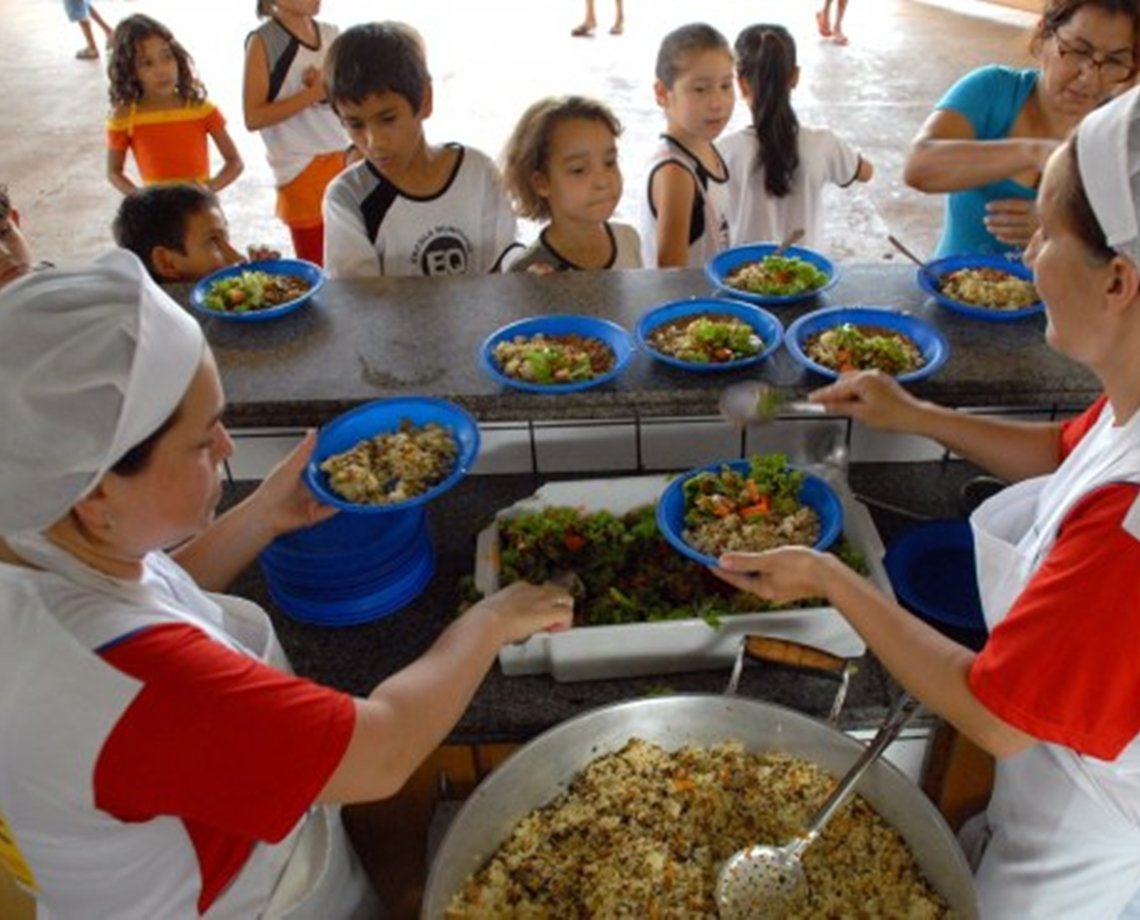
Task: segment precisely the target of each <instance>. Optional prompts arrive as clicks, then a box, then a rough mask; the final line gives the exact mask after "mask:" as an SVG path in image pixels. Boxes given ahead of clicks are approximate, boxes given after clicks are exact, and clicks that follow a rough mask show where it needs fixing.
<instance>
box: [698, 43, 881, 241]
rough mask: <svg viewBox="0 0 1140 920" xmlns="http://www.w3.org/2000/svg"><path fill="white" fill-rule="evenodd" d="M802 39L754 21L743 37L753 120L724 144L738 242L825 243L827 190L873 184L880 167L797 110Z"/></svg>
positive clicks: (743, 89)
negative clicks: (792, 237)
mask: <svg viewBox="0 0 1140 920" xmlns="http://www.w3.org/2000/svg"><path fill="white" fill-rule="evenodd" d="M799 78H800V69H799V67H798V66H796V43H795V40H794V39H793V38H792V36H791V35H790V34H789V33H788V30H787V29H785V28H784V27H783V26H779V25H754V26H749V27H748V28H746V29H744V31H742V32H741V33H740V35H738V36H737V38H736V79H737V83H738V85H739V87H740V94H741V95H742V96H743V97H744V100H745V101H746V102H747V103H748V107H749V108H750V109H751V110H752V124H751V125H750V126H749V127H747V128H745V129H743V130H742V131H737V132H735V133H733V134H730V135H729V136H728V137H726V138H724V139H723V140H721V141H719V142H718V143H717V147H718V149H719V150H720V152H721V155H722V156H723V157H724V161H725V163H727V164H728V176H729V179H728V200H729V204H728V221H729V223H728V232H729V241H730V242H731V243H732V244H733V245H738V244H741V243H751V242H758V241H765V240H781V239H783V238H784V237H785V236H787V235H788V234H789V233H790V232H792V231H793V230H796V229H802V230H803V231H804V245H806V246H812V247H816V248H818V247H819V246H820V245H822V243H823V241H824V234H823V224H824V218H823V187H824V186H825V185H827V184H829V183H830V184H833V185H838V186H840V187H842V188H846V187H848V186H850V185H852V184H853V183H855V182H857V181H858V182H866V181H868V180H869V179H870V178H871V175H872V173H873V172H874V169H873V167H872V165H871V163H870V162H868V161H867V160H865V159H863V157H862V156H860V155H859V154H858V153H857V152H856V151H855V150H854V149H852V147H851V145H850V144H848V143H847V141H845V140H844V139H843V138H842V137H840V136H839V135H838V134H836V133H835V132H834V131H832V130H830V129H829V128H813V127H807V126H804V125H801V124H800V123H799V119H798V118H797V117H796V113H795V110H794V109H793V108H792V98H791V97H792V90H793V89H794V88H795V86H796V84H797V83H798V82H799Z"/></svg>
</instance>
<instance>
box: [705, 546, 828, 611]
mask: <svg viewBox="0 0 1140 920" xmlns="http://www.w3.org/2000/svg"><path fill="white" fill-rule="evenodd" d="M718 562H719V563H720V566H719V568H715V569H710V571H711V572H712V573H713V574H714V575H715V576H716V577H717V578H719V579H721V581H726V582H728V583H729V584H730V585H732V586H733V587H734V588H737V589H738V590H740V591H745V592H747V593H748V594H753V595H755V596H756V597H759V598H761V599H763V600H766V601H772V602H774V603H777V604H785V603H788V602H789V601H796V600H801V599H802V598H805V597H826V595H827V589H826V587H825V585H824V582H825V578H824V573H825V567H824V565H823V554H822V553H819V552H816V551H815V550H814V549H807V548H806V547H803V546H785V547H781V548H780V549H773V550H768V551H767V552H763V553H725V554H724V555H723V556H721V557H720V559H719V560H718Z"/></svg>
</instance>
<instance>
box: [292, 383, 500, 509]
mask: <svg viewBox="0 0 1140 920" xmlns="http://www.w3.org/2000/svg"><path fill="white" fill-rule="evenodd" d="M404 419H408V420H409V421H411V423H412V424H413V425H417V426H422V425H425V424H427V423H428V422H438V423H439V424H440V425H443V426H444V427H445V428H448V429H450V430H451V433H452V435H453V436H454V437H455V440H456V443H457V444H458V445H459V455H458V457H457V458H456V461H455V466H454V467H453V468H452V470H451V473H450V474H449V475H448V476H447V477H446V478H444V479H442V480H441V481H440V482H438V483H436V484H435V485H434V486H432V487H431V488H430V489H428V490H427V491H426V492H424V493H423V494H421V495H417V496H415V498H410V499H408V500H407V501H403V502H396V503H394V504H390V505H364V504H358V503H356V502H350V501H346V500H345V499H343V498H341V497H340V496H339V495H337V494H336V493H335V492H333V491H332V489H330V488H329V486H328V476H327V475H326V474H325V473H323V472H321V463H322V462H323V461H324V460H326V459H328V458H329V457H331V456H332V455H333V454H339V453H343V452H344V451H346V450H348V449H349V448H351V447H354V446H356V445H357V444H359V443H360V442H361V441H363V440H365V439H366V438H371V437H373V436H374V435H377V434H381V433H384V432H392V431H396V430H398V429H399V427H400V422H401V421H403V420H404ZM478 453H479V426H478V425H477V424H476V423H475V419H473V418H472V417H471V416H470V415H469V414H468V413H467V412H466V411H465V410H463V409H461V408H460V407H459V406H457V405H456V404H455V403H451V402H448V401H447V400H445V399H433V398H431V397H428V396H401V397H396V398H394V399H378V400H376V401H375V402H370V403H365V404H364V405H363V406H357V407H356V408H355V409H353V410H351V411H349V412H346V413H345V414H344V415H340V416H338V417H337V418H335V419H333V420H332V421H331V422H329V423H328V424H327V425H325V426H324V427H323V428H322V429H321V430H320V433H319V434H318V435H317V445H316V447H314V448H313V455H312V457H311V458H310V459H309V462H308V464H307V465H306V466H305V482H307V483H308V486H309V488H310V489H311V490H312V492H313V494H314V495H316V496H317V498H318V499H319V500H320V501H321V502H322V503H324V504H326V505H335V506H336V507H337V508H340V509H342V510H344V511H352V512H357V513H360V514H389V513H391V512H393V511H406V510H408V509H409V508H414V507H416V506H417V505H423V504H426V503H427V502H430V501H432V500H433V499H435V498H437V497H439V496H440V495H442V494H443V493H444V492H446V491H447V490H448V489H450V488H451V487H452V486H454V485H455V484H456V483H457V482H459V480H461V479H462V478H463V477H464V476H466V475H467V471H468V470H469V469H470V468H471V467H472V465H473V464H474V463H475V458H476V456H477V455H478Z"/></svg>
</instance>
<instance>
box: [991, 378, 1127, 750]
mask: <svg viewBox="0 0 1140 920" xmlns="http://www.w3.org/2000/svg"><path fill="white" fill-rule="evenodd" d="M1103 405H1104V400H1103V399H1102V400H1099V401H1098V402H1097V403H1096V404H1094V405H1093V406H1091V407H1090V408H1089V410H1088V411H1086V412H1085V413H1084V414H1082V415H1081V416H1079V417H1077V418H1076V419H1073V420H1071V421H1069V422H1066V423H1064V424H1063V425H1062V432H1061V452H1062V457H1064V456H1066V455H1067V454H1068V453H1069V452H1070V451H1071V450H1072V449H1073V447H1074V446H1075V445H1076V443H1077V442H1078V441H1079V440H1080V438H1081V437H1082V436H1083V435H1084V434H1085V433H1086V432H1087V431H1088V429H1089V428H1090V427H1091V425H1092V423H1093V422H1094V421H1095V420H1096V417H1097V415H1098V414H1099V412H1100V410H1101V408H1103ZM1138 494H1140V486H1137V485H1134V484H1129V483H1115V484H1110V485H1106V486H1103V487H1101V488H1099V489H1096V490H1095V491H1093V492H1090V493H1089V494H1088V495H1086V496H1084V497H1083V498H1082V499H1081V500H1080V501H1079V502H1077V504H1076V505H1074V507H1073V508H1072V509H1071V510H1070V511H1069V514H1068V515H1067V516H1066V518H1065V521H1064V523H1063V524H1062V526H1061V529H1060V532H1059V533H1058V536H1057V541H1056V542H1055V543H1054V545H1053V547H1052V549H1051V550H1050V551H1049V554H1048V556H1047V557H1046V559H1045V561H1044V563H1043V564H1042V565H1041V567H1040V568H1039V569H1038V570H1037V572H1036V573H1034V575H1033V577H1032V579H1030V582H1029V584H1028V585H1027V586H1026V588H1025V590H1024V591H1023V592H1022V593H1021V595H1020V596H1019V597H1018V598H1017V600H1016V601H1015V602H1014V604H1013V606H1012V607H1011V608H1010V611H1009V613H1008V614H1007V615H1006V617H1005V619H1004V620H1002V622H1001V623H1000V624H998V626H997V628H996V629H995V630H994V631H993V633H992V634H991V635H990V638H989V640H988V642H987V643H986V646H985V648H984V649H983V650H982V651H981V652H980V653H979V654H978V656H977V658H976V659H975V661H974V664H973V666H972V668H971V670H970V677H969V683H970V688H971V690H972V691H973V692H974V695H975V696H976V697H977V698H978V699H979V700H980V701H981V702H982V703H983V704H984V705H985V706H986V707H987V708H988V709H989V710H991V711H992V712H993V713H994V714H996V715H997V716H999V717H1000V718H1002V719H1003V720H1004V721H1006V722H1008V723H1009V724H1010V725H1013V726H1015V727H1016V728H1019V729H1021V731H1023V732H1025V733H1027V734H1030V735H1033V736H1034V737H1035V738H1038V739H1040V740H1042V741H1047V742H1053V743H1056V744H1061V745H1064V746H1066V747H1069V748H1072V749H1074V750H1076V751H1078V752H1080V753H1082V754H1089V755H1091V756H1094V757H1099V758H1101V759H1104V760H1112V759H1114V758H1115V757H1116V756H1117V755H1119V754H1120V752H1121V751H1122V750H1123V748H1124V747H1125V746H1126V745H1127V744H1128V743H1129V742H1130V741H1132V739H1133V738H1135V737H1136V735H1137V734H1138V733H1140V705H1138V703H1137V701H1140V667H1138V666H1137V664H1136V653H1137V649H1138V643H1137V637H1138V634H1140V630H1138V624H1140V579H1138V577H1137V573H1140V539H1138V537H1137V535H1136V534H1135V533H1133V532H1132V531H1131V530H1130V529H1129V528H1128V527H1126V526H1125V516H1126V515H1128V513H1129V511H1130V510H1131V509H1132V508H1133V506H1134V505H1135V504H1136V502H1137V501H1138ZM1134 529H1135V528H1133V530H1134Z"/></svg>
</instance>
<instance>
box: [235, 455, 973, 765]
mask: <svg viewBox="0 0 1140 920" xmlns="http://www.w3.org/2000/svg"><path fill="white" fill-rule="evenodd" d="M973 472H974V470H973V468H971V467H969V466H968V465H967V464H964V463H961V462H948V463H893V464H861V465H857V466H853V467H852V468H851V470H850V472H849V481H850V484H851V486H852V489H853V491H854V492H855V494H856V495H857V496H859V497H862V498H865V499H867V500H868V502H869V506H870V508H871V512H872V516H873V517H874V519H875V522H876V526H877V528H878V529H879V531H880V534H881V536H882V537H883V541H884V543H889V541H890V540H891V539H892V538H893V537H894V536H895V535H896V534H897V533H899V532H901V530H902V529H904V528H905V527H907V526H909V525H910V524H913V523H914V521H915V519H916V518H921V517H947V516H954V515H955V514H957V512H958V506H957V496H958V492H959V489H960V487H961V485H962V483H963V482H965V481H966V479H967V478H968V477H969V476H970V475H972V474H973ZM594 475H597V474H594ZM549 478H553V477H537V476H531V475H509V476H481V477H469V478H468V479H466V480H464V481H463V482H461V483H460V484H459V485H458V486H457V487H456V488H455V489H453V490H452V491H451V492H449V493H447V494H445V495H444V496H442V497H440V498H439V499H438V500H437V501H435V502H433V503H432V505H431V506H430V508H429V510H428V521H429V525H430V527H431V530H432V536H433V540H434V542H435V547H436V550H437V552H438V556H439V566H438V570H437V573H436V575H435V577H434V578H433V579H432V581H431V583H430V584H429V586H428V588H427V589H426V590H425V591H424V593H423V594H422V595H420V596H419V597H418V598H417V599H416V600H415V601H414V602H413V603H412V604H411V605H410V606H408V607H407V608H405V609H403V610H401V611H400V612H398V613H397V614H394V615H392V616H390V617H386V618H384V619H381V620H378V621H375V622H373V623H369V624H366V625H362V626H354V627H347V628H322V627H315V626H308V625H305V624H302V623H299V622H296V621H295V620H292V619H290V618H289V617H288V616H286V615H284V614H282V613H281V612H280V611H279V610H278V609H277V608H276V607H275V605H274V604H273V603H272V602H271V601H270V600H269V598H268V594H267V591H266V586H265V582H264V579H263V577H262V575H261V572H260V571H259V570H258V569H257V567H256V566H254V567H252V568H251V569H250V570H248V571H247V572H246V573H245V574H244V575H243V576H242V577H241V578H240V579H239V581H238V583H237V584H235V585H234V586H233V588H232V590H233V592H234V593H236V594H240V595H242V596H245V597H249V598H251V599H253V600H255V601H258V602H260V603H262V604H263V606H265V608H266V609H267V610H268V611H269V613H270V615H271V617H272V618H273V621H274V625H275V627H276V628H277V632H278V635H279V636H280V638H281V641H282V643H283V644H284V646H285V648H286V650H287V652H288V653H289V656H290V658H291V659H292V661H293V663H294V666H295V668H296V670H297V672H298V673H299V674H301V675H303V676H306V677H310V678H312V679H314V680H316V681H318V682H320V683H323V684H326V685H329V686H333V687H337V688H339V689H342V690H345V691H348V692H350V693H354V694H366V693H368V692H369V691H370V690H371V689H372V688H373V687H374V686H375V685H376V684H377V683H379V682H380V681H381V680H382V679H383V678H385V677H386V676H388V675H390V674H392V673H394V672H395V671H397V670H399V669H400V668H402V667H404V666H405V665H407V664H409V663H410V662H412V661H413V660H414V659H416V658H417V657H419V656H420V655H421V654H422V653H423V652H424V651H426V650H427V648H428V647H429V646H430V645H431V643H432V642H433V641H434V640H435V638H436V637H437V636H438V635H439V633H440V632H441V631H442V630H443V629H444V628H445V626H446V625H447V623H448V622H449V620H450V618H451V616H452V614H453V611H454V610H455V609H456V605H457V602H458V598H459V591H458V588H457V581H458V580H459V579H460V578H461V577H462V576H464V575H469V574H470V573H471V571H472V568H473V563H474V556H475V543H474V541H475V534H476V533H477V532H478V531H479V530H480V529H481V528H482V527H483V526H484V525H485V524H486V523H487V522H488V521H489V520H490V519H491V517H492V516H493V515H494V513H495V512H496V511H497V510H499V509H500V508H503V507H506V506H508V505H510V504H512V503H514V502H515V501H517V500H518V499H520V498H524V497H526V496H528V495H530V494H531V493H533V492H534V491H535V489H536V488H538V486H540V485H541V484H542V483H543V482H545V481H548V479H549ZM251 487H252V484H250V483H237V484H234V485H232V486H231V487H230V488H229V489H228V493H229V498H230V500H232V499H233V498H234V497H237V496H240V495H242V494H244V493H246V492H248V490H249V489H250V488H251ZM441 679H446V676H443V677H442V678H441ZM727 680H728V670H727V669H725V670H724V671H703V672H693V673H684V674H669V675H663V676H660V677H642V678H629V679H621V680H600V681H586V682H578V683H559V682H557V681H555V680H553V679H552V678H551V677H549V676H545V675H543V676H525V677H524V676H515V677H507V676H505V675H504V674H503V673H502V671H501V670H500V669H499V667H498V665H497V664H495V665H494V666H493V667H492V669H491V672H490V673H489V675H488V676H487V678H486V680H485V681H484V683H483V685H482V687H481V688H480V690H479V692H478V693H477V694H476V696H475V699H474V700H473V701H472V703H471V705H470V706H469V707H468V708H467V710H466V712H465V713H464V715H463V718H462V719H461V720H460V722H459V724H458V725H457V726H456V727H455V729H454V731H453V732H452V734H451V736H450V738H449V740H450V741H451V742H453V743H475V742H493V741H525V740H527V739H529V738H531V737H533V736H535V735H536V734H539V733H540V732H542V731H544V730H546V729H547V728H550V727H552V726H554V725H556V724H557V723H559V722H562V721H564V720H565V719H568V718H570V717H572V716H574V715H577V714H579V713H581V712H583V711H585V710H587V709H591V708H594V707H597V706H602V705H606V704H610V703H616V702H619V701H623V700H629V699H635V698H638V697H643V696H646V695H651V694H659V693H665V692H707V693H721V692H723V691H724V688H725V685H726V683H727ZM835 690H836V684H835V683H834V681H832V680H829V679H826V678H822V677H816V676H813V675H811V674H807V673H805V672H802V671H794V670H790V669H786V668H782V667H778V666H772V665H749V666H748V667H747V668H746V669H745V672H744V677H743V680H742V682H741V686H740V691H739V692H740V693H741V694H742V695H744V696H750V697H755V698H758V699H764V700H767V701H770V702H775V703H779V704H781V705H785V706H788V707H790V708H793V709H797V710H799V711H802V712H806V713H808V714H810V715H814V716H817V717H821V718H822V717H824V716H825V715H826V713H827V711H828V709H829V707H830V705H831V701H832V697H833V696H834V693H835ZM896 692H897V690H896V689H895V687H894V685H893V682H892V681H891V680H890V678H889V677H888V676H887V674H886V673H885V672H884V671H883V669H882V667H881V666H880V665H879V664H878V662H876V661H875V659H874V658H873V657H872V656H870V655H868V656H866V657H865V658H864V659H863V660H862V662H861V664H860V668H859V671H858V673H857V674H856V675H855V677H854V679H853V680H852V685H851V689H850V692H849V694H848V701H847V705H846V707H845V710H844V713H843V715H842V717H841V725H842V726H843V727H844V728H862V727H867V726H870V725H874V724H876V723H877V722H878V721H879V720H881V718H882V716H883V715H884V713H885V710H886V707H887V706H888V705H889V703H890V701H891V699H892V698H893V696H894V695H895V693H896Z"/></svg>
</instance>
